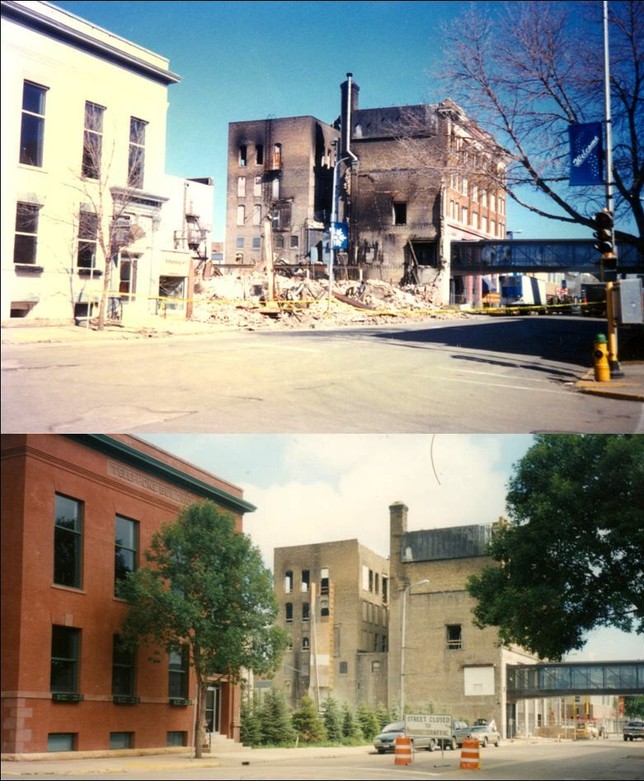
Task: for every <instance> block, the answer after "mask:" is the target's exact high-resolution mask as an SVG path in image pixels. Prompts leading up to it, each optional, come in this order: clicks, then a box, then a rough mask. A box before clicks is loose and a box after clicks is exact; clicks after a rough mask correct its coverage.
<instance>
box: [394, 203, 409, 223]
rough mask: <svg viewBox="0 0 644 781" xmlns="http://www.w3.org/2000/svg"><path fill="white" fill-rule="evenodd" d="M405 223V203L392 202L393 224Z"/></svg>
mask: <svg viewBox="0 0 644 781" xmlns="http://www.w3.org/2000/svg"><path fill="white" fill-rule="evenodd" d="M406 224H407V204H406V203H394V225H406Z"/></svg>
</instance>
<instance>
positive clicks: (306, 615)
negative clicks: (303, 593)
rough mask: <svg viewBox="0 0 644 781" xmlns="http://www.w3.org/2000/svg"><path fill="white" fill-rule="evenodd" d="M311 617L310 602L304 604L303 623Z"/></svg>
mask: <svg viewBox="0 0 644 781" xmlns="http://www.w3.org/2000/svg"><path fill="white" fill-rule="evenodd" d="M310 617H311V605H310V604H309V603H308V602H303V603H302V621H308V620H309V618H310Z"/></svg>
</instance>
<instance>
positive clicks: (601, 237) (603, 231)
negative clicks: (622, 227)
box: [594, 211, 615, 257]
mask: <svg viewBox="0 0 644 781" xmlns="http://www.w3.org/2000/svg"><path fill="white" fill-rule="evenodd" d="M594 223H595V239H596V241H595V244H594V247H595V249H596V250H597V252H599V254H600V255H603V256H604V257H606V256H609V257H614V256H615V239H614V238H613V215H612V214H611V213H610V212H609V211H602V212H597V214H596V215H595V219H594Z"/></svg>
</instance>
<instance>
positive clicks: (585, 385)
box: [575, 369, 644, 401]
mask: <svg viewBox="0 0 644 781" xmlns="http://www.w3.org/2000/svg"><path fill="white" fill-rule="evenodd" d="M575 387H576V388H577V390H579V391H580V392H581V393H589V394H594V395H596V396H604V397H606V398H611V399H628V400H631V401H644V391H643V390H642V387H641V383H635V382H630V381H629V380H627V379H619V380H610V381H609V382H598V381H597V380H595V379H594V370H592V369H591V370H590V371H588V372H586V374H584V376H583V377H582V378H581V379H580V380H578V381H577V382H576V384H575Z"/></svg>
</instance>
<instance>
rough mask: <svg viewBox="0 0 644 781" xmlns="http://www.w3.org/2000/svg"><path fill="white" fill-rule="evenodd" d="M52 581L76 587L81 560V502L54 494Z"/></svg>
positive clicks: (80, 578) (80, 582) (80, 577)
mask: <svg viewBox="0 0 644 781" xmlns="http://www.w3.org/2000/svg"><path fill="white" fill-rule="evenodd" d="M54 516H55V517H54V583H57V584H59V585H60V586H71V587H72V588H80V587H81V586H82V585H83V583H82V562H83V505H82V503H81V502H78V501H76V499H70V498H69V497H67V496H61V495H60V494H56V497H55V509H54Z"/></svg>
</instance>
